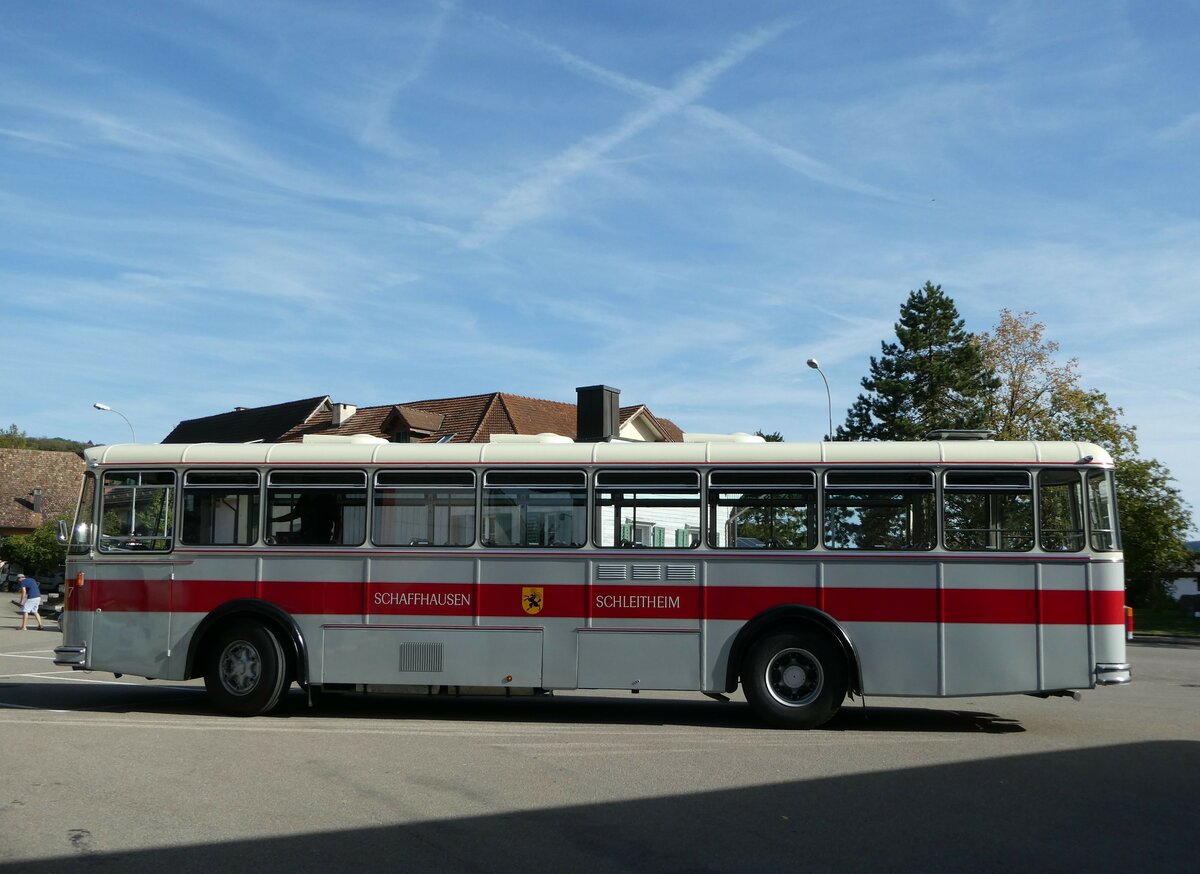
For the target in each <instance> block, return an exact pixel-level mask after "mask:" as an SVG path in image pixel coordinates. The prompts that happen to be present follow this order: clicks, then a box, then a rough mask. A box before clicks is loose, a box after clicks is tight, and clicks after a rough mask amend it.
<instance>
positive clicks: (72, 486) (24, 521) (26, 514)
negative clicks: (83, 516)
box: [0, 448, 84, 537]
mask: <svg viewBox="0 0 1200 874" xmlns="http://www.w3.org/2000/svg"><path fill="white" fill-rule="evenodd" d="M83 470H84V461H83V459H82V458H81V457H80V456H78V455H76V454H75V453H74V452H46V451H43V450H40V449H2V448H0V537H3V536H7V535H9V534H29V533H30V532H31V531H33V530H34V529H36V528H38V527H39V526H41V525H42V523H43V522H46V521H48V520H50V519H53V518H54V517H55V516H63V515H67V514H70V513H72V512H74V510H75V504H76V502H77V501H78V500H79V483H80V481H81V478H82V475H83Z"/></svg>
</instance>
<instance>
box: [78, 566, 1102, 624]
mask: <svg viewBox="0 0 1200 874" xmlns="http://www.w3.org/2000/svg"><path fill="white" fill-rule="evenodd" d="M80 594H81V597H80V598H79V599H78V601H79V602H81V603H75V602H76V600H77V599H75V598H73V599H72V603H71V604H70V605H69V607H70V609H84V610H92V609H99V610H104V611H113V612H133V613H166V612H171V611H174V612H177V613H207V612H209V611H211V610H213V609H215V608H217V607H218V606H220V605H221V604H223V603H225V602H227V601H231V600H234V599H238V598H255V597H258V598H261V599H263V600H265V601H269V602H271V603H273V604H276V605H278V606H279V607H281V608H282V609H284V610H286V611H287V612H289V613H292V614H295V615H320V616H362V615H367V616H461V617H476V616H478V617H484V618H502V617H517V618H519V617H533V616H536V617H540V618H544V619H551V618H553V619H562V618H568V619H579V620H586V619H598V620H603V621H610V620H621V619H639V620H641V619H658V620H683V621H693V622H694V621H699V620H701V619H710V620H726V621H745V620H747V619H751V618H753V617H754V616H757V615H758V614H760V613H762V612H764V611H766V610H769V609H770V608H772V607H775V606H779V605H784V604H800V605H806V606H811V607H820V608H821V609H823V610H824V611H825V612H826V613H828V614H829V615H830V616H832V617H833V618H834V619H836V620H838V621H839V622H905V623H912V622H928V623H933V622H939V621H940V622H945V623H950V624H989V625H1009V624H1011V625H1035V624H1039V623H1040V624H1042V625H1087V624H1089V622H1090V623H1091V624H1094V625H1123V624H1124V621H1125V617H1124V593H1123V592H1119V591H1101V592H1090V593H1089V592H1084V591H1078V590H1060V589H1043V590H1041V591H1034V590H1027V589H945V590H938V589H930V588H877V587H875V588H873V587H854V588H823V589H816V588H811V587H805V588H795V587H783V586H737V587H735V586H723V587H704V588H701V587H699V586H695V585H679V586H672V585H662V584H658V585H630V584H609V583H593V584H591V585H588V586H583V585H562V584H559V585H542V586H527V585H523V584H520V583H489V584H475V583H429V582H401V581H373V582H371V583H368V584H365V585H364V584H361V583H351V582H301V581H287V580H264V581H262V582H260V583H255V582H254V581H252V580H234V581H230V580H173V581H172V580H161V581H155V580H116V579H95V578H91V579H89V580H88V581H87V583H86V584H85V586H84V589H83V590H82V592H81V593H80Z"/></svg>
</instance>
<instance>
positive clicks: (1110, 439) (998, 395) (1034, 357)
mask: <svg viewBox="0 0 1200 874" xmlns="http://www.w3.org/2000/svg"><path fill="white" fill-rule="evenodd" d="M1036 315H1037V314H1036V313H1032V312H1029V311H1028V310H1027V311H1025V312H1022V313H1019V314H1017V315H1013V313H1012V312H1011V311H1010V310H1007V309H1003V310H1001V311H1000V322H999V323H998V324H997V325H996V327H995V328H994V329H993V330H992V331H989V332H985V333H983V334H980V335H979V349H980V352H981V353H982V355H983V359H984V362H985V363H986V364H987V365H988V366H989V367H990V368H991V369H992V371H993V372H994V373H995V375H996V378H997V380H998V385H997V388H996V390H995V391H993V392H991V393H990V394H989V395H988V397H987V398H986V399H985V402H984V412H985V416H986V418H985V420H984V421H985V425H986V427H987V428H990V429H991V430H992V431H994V432H995V433H996V437H997V439H999V440H1086V441H1088V442H1091V443H1096V444H1098V445H1100V446H1103V447H1105V448H1106V449H1108V451H1109V452H1110V453H1112V455H1113V457H1114V458H1128V457H1132V456H1135V455H1137V429H1136V428H1134V427H1133V426H1131V425H1126V424H1124V423H1123V422H1122V421H1121V415H1122V411H1121V409H1120V408H1119V407H1113V406H1112V405H1111V404H1110V403H1109V401H1108V398H1107V397H1106V396H1105V394H1104V393H1103V392H1099V391H1092V390H1086V389H1083V388H1081V387H1080V385H1079V369H1078V368H1079V362H1078V361H1077V360H1076V359H1074V358H1072V359H1070V360H1068V361H1067V362H1066V364H1060V363H1059V362H1058V361H1057V360H1056V358H1055V356H1056V355H1057V353H1058V343H1056V342H1054V341H1053V340H1048V339H1046V336H1045V332H1046V326H1045V324H1043V323H1042V322H1038V321H1036V320H1035V318H1036Z"/></svg>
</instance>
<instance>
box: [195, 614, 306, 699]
mask: <svg viewBox="0 0 1200 874" xmlns="http://www.w3.org/2000/svg"><path fill="white" fill-rule="evenodd" d="M286 679H287V660H286V659H285V658H284V655H283V648H282V647H281V646H280V645H279V641H278V639H276V637H275V635H273V634H272V633H271V632H270V631H268V630H267V629H265V628H263V627H262V626H261V625H259V624H257V623H253V622H239V623H235V624H233V625H230V626H228V627H226V628H224V629H222V630H220V631H219V632H217V635H216V638H215V639H214V640H213V642H212V645H211V646H210V647H209V648H208V661H207V663H206V665H205V670H204V688H205V690H206V691H207V692H208V697H209V699H210V700H211V701H212V702H213V705H214V706H215V707H216V708H217V709H218V710H220V711H221V712H222V713H227V714H229V715H231V716H259V715H260V714H263V713H267V712H268V711H270V710H272V709H273V708H274V707H275V706H276V705H277V704H278V703H279V701H280V698H281V696H282V695H283V690H284V688H285V687H286V686H287V682H286Z"/></svg>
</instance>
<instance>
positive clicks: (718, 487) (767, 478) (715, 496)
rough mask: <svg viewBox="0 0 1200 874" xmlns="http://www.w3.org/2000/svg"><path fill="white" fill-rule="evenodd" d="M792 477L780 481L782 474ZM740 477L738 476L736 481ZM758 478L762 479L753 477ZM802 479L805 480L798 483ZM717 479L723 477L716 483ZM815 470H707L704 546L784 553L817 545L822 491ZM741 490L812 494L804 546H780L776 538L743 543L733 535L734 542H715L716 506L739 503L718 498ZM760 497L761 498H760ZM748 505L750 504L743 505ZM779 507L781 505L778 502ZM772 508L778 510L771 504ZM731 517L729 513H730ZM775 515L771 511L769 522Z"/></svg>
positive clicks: (809, 548) (819, 540)
mask: <svg viewBox="0 0 1200 874" xmlns="http://www.w3.org/2000/svg"><path fill="white" fill-rule="evenodd" d="M787 476H791V477H795V478H796V479H797V481H796V482H792V483H781V482H780V479H781V478H783V477H787ZM739 477H740V478H741V479H740V480H739ZM756 479H761V480H762V481H761V482H755V481H754V480H756ZM801 479H805V480H807V482H800V481H799V480H801ZM718 480H726V481H725V482H719V481H718ZM818 481H819V480H818V477H817V471H816V470H814V469H812V468H785V467H778V468H737V467H730V468H714V469H711V470H709V471H708V476H707V477H706V489H705V493H704V501H703V504H704V507H703V509H704V513H703V515H704V518H705V526H706V529H707V538H706V540H705V543H706V545H707V546H708V547H709V548H710V549H719V550H727V549H761V550H769V551H776V552H781V551H787V552H807V551H810V550H814V549H816V548H817V545H818V544H819V543H820V542H821V531H820V529H821V524H820V523H821V510H820V495H821V490H820V488H818V486H817V483H818ZM739 489H740V490H741V494H742V495H743V496H744V495H745V494H746V493H747V492H749V493H770V492H775V493H778V494H784V495H801V494H805V493H811V496H812V501H811V504H810V505H809V506H808V508H807V509H808V516H807V518H806V520H805V533H806V537H805V544H806V545H804V546H779V545H777V542H776V541H772V540H769V539H768V540H765V541H760V543H761V545H759V544H742V543H740V542H739V541H740V540H742V539H743V538H741V537H735V538H733V542H732V543H730V544H728V545H725V546H722V545H721V544H719V543H717V542H716V541H717V537H718V534H719V533H722V532H718V530H717V524H716V517H717V508H718V507H721V506H730V507H732V506H741V505H740V504H738V503H737V502H736V501H735V500H734V499H725V500H722V498H721V497H720V496H721V495H722V494H724V493H733V492H735V491H737V490H739ZM760 500H761V499H760ZM745 506H746V507H747V508H749V507H751V506H753V505H750V504H746V505H745ZM780 506H782V505H780ZM791 506H792V508H793V509H795V508H796V503H795V502H794V501H793V502H792V504H791ZM771 509H777V507H775V506H774V505H772V506H771ZM731 517H732V514H731ZM773 520H774V514H772V521H773Z"/></svg>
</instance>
